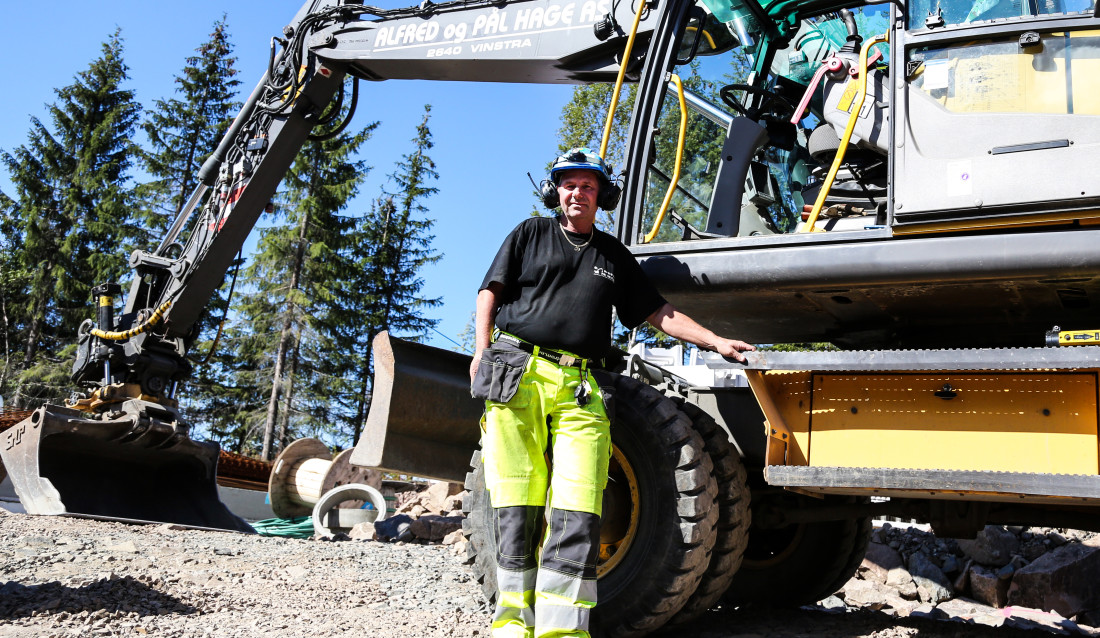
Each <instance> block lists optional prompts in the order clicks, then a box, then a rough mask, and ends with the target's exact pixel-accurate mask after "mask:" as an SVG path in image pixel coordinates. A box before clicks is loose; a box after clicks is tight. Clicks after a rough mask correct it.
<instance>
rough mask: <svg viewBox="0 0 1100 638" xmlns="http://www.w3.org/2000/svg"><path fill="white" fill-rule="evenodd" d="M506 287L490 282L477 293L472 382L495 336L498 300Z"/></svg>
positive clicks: (496, 282)
mask: <svg viewBox="0 0 1100 638" xmlns="http://www.w3.org/2000/svg"><path fill="white" fill-rule="evenodd" d="M503 289H504V286H503V285H502V284H501V283H500V282H499V281H491V282H489V287H488V288H485V289H483V290H482V291H481V292H479V293H477V315H476V316H475V319H474V360H473V362H472V363H470V380H471V381H473V380H474V374H476V373H477V364H478V362H480V361H481V352H482V351H483V350H485V349H486V348H488V347H489V338H490V337H491V336H492V334H493V322H494V321H495V320H496V318H497V308H499V307H500V303H499V301H498V299H499V298H500V292H501V290H503Z"/></svg>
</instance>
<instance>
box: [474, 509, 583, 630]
mask: <svg viewBox="0 0 1100 638" xmlns="http://www.w3.org/2000/svg"><path fill="white" fill-rule="evenodd" d="M542 511H543V508H541V507H533V506H514V507H500V508H494V509H493V512H494V519H495V520H494V525H495V527H496V532H497V539H498V540H497V607H496V614H495V615H494V616H493V637H494V638H520V637H522V638H531V637H534V638H564V637H566V636H570V637H580V638H587V636H588V635H589V634H588V627H589V619H590V615H591V613H592V608H593V607H595V606H596V556H597V553H598V552H599V540H600V519H599V517H598V516H596V515H595V514H592V513H590V512H571V511H569V510H556V509H550V516H549V521H548V523H549V527H548V528H547V533H546V538H545V539H544V540H543V543H542V552H541V555H540V556H539V560H538V566H537V569H536V567H535V558H534V549H535V545H536V541H535V538H536V537H535V534H537V533H538V529H539V528H540V527H541V526H542V516H541V514H542Z"/></svg>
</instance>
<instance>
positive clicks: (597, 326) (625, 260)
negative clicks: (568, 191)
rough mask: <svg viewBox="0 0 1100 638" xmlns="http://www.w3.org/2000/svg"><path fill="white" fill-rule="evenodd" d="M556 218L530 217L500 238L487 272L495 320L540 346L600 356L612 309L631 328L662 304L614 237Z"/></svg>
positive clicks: (608, 341)
mask: <svg viewBox="0 0 1100 638" xmlns="http://www.w3.org/2000/svg"><path fill="white" fill-rule="evenodd" d="M563 230H564V229H563V228H562V227H561V224H560V222H559V221H558V220H557V219H556V218H548V217H532V218H530V219H528V220H526V221H524V222H522V223H521V224H520V225H519V226H516V228H515V230H513V231H512V233H511V234H510V235H508V237H507V238H506V239H505V240H504V244H503V245H502V246H501V247H500V250H499V251H498V252H497V256H496V258H495V259H493V265H492V266H490V267H489V272H487V273H486V274H485V280H484V281H482V283H481V288H480V289H481V290H484V289H485V288H488V287H489V283H490V282H493V281H497V282H500V284H501V285H503V287H504V290H503V293H502V294H501V297H500V302H501V308H500V310H499V311H498V312H497V317H496V325H497V327H498V328H500V329H501V330H503V331H505V332H508V333H511V334H514V335H516V336H517V337H520V338H521V339H524V340H526V341H529V342H531V343H534V344H537V345H538V346H540V347H543V348H552V349H556V350H567V351H569V352H573V353H575V354H578V355H580V356H582V357H588V358H593V359H600V358H603V357H604V356H605V355H606V354H607V351H608V350H609V349H610V347H611V308H612V306H614V307H615V309H616V310H617V311H618V316H619V321H621V322H622V324H623V325H624V326H626V327H627V328H634V327H635V326H637V325H639V324H641V323H642V322H643V321H645V319H646V317H648V316H649V315H651V314H653V312H654V311H656V310H657V309H658V308H660V307H661V306H662V305H664V303H665V300H664V298H663V297H661V295H660V293H658V292H657V289H656V288H655V287H654V286H653V284H652V283H650V281H649V278H647V277H646V275H645V273H644V272H643V271H642V268H641V266H639V265H638V262H637V261H636V260H635V259H634V256H633V255H631V254H630V251H628V250H627V249H626V246H623V245H622V243H620V242H619V240H618V239H616V238H615V237H612V236H611V235H608V234H607V233H603V232H601V231H599V230H593V233H594V234H593V235H592V241H591V242H590V243H589V244H588V245H587V246H585V247H584V248H582V249H581V250H580V251H577V250H575V249H574V245H580V244H583V243H584V242H585V241H586V240H588V236H587V235H577V234H576V233H568V235H569V238H568V240H567V239H566V236H565V233H563V232H562V231H563Z"/></svg>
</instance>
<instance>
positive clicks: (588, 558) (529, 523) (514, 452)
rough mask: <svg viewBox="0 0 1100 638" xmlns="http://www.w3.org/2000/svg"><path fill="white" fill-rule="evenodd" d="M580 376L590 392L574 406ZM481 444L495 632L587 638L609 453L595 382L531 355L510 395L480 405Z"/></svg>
mask: <svg viewBox="0 0 1100 638" xmlns="http://www.w3.org/2000/svg"><path fill="white" fill-rule="evenodd" d="M585 377H588V378H589V383H590V385H591V386H592V394H591V396H590V400H589V402H588V404H587V405H585V406H579V405H577V401H576V399H575V398H574V391H575V390H576V387H577V385H578V384H579V383H581V382H582V380H583V379H584V378H585ZM482 446H483V448H484V454H483V457H484V459H485V481H486V486H487V487H488V488H489V495H490V500H491V502H492V505H493V507H494V513H495V516H494V519H495V520H494V526H495V528H496V529H495V531H496V536H497V539H498V540H497V547H498V555H497V565H498V567H497V585H498V596H497V610H496V615H495V616H494V619H493V636H494V638H513V637H515V638H519V637H522V638H551V637H553V638H559V637H562V638H564V637H566V636H569V637H580V638H587V637H588V635H589V634H588V626H589V617H590V614H591V610H592V608H593V607H595V605H596V556H597V554H598V552H599V536H600V519H599V515H600V511H601V505H602V503H601V501H602V498H603V489H604V487H605V486H606V484H607V466H608V460H609V459H610V457H611V432H610V424H609V422H608V420H607V415H606V413H605V412H604V407H603V399H602V396H601V394H600V392H599V388H598V387H597V386H596V383H595V381H594V380H592V379H591V378H590V375H588V373H587V371H582V370H579V369H577V368H567V367H559V366H558V365H557V364H554V363H552V362H549V361H546V360H544V359H540V358H538V357H532V358H531V360H530V362H529V363H528V366H527V369H526V371H525V373H524V375H523V379H522V381H521V383H520V387H519V389H518V390H517V392H516V395H515V396H514V397H513V398H512V400H511V401H509V402H508V403H498V402H492V401H487V402H486V413H485V432H484V435H483V437H482ZM548 452H549V454H550V456H551V457H552V459H553V462H552V468H553V472H552V474H551V473H550V471H549V469H550V468H549V467H548V465H547V459H546V455H547V453H548ZM547 504H549V513H550V514H549V516H548V517H547V519H548V520H547V523H548V527H547V531H546V536H545V538H544V539H543V543H542V553H541V555H540V556H539V560H538V563H537V564H536V561H535V548H536V546H537V537H538V534H539V532H540V530H541V529H542V521H543V512H544V507H545V506H546V505H547ZM532 616H533V620H534V622H532Z"/></svg>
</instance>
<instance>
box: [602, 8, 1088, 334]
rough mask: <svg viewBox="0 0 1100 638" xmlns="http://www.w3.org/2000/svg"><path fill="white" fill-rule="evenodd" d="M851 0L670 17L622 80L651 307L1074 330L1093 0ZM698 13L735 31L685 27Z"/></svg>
mask: <svg viewBox="0 0 1100 638" xmlns="http://www.w3.org/2000/svg"><path fill="white" fill-rule="evenodd" d="M847 4H848V5H849V6H847V7H845V5H844V3H835V2H830V3H826V2H817V1H808V2H799V3H789V2H777V1H774V0H773V1H771V2H768V1H758V0H698V1H697V2H696V3H695V4H694V6H693V7H692V8H691V9H690V10H687V11H685V13H684V16H683V17H682V18H681V19H682V21H683V22H682V24H684V25H687V26H686V28H684V29H683V31H682V35H681V41H680V42H677V43H674V44H671V45H669V46H668V47H667V50H662V49H661V48H660V47H659V46H656V45H654V46H653V47H651V51H650V56H651V64H650V65H649V67H648V68H647V72H646V74H644V75H643V76H642V78H641V79H640V80H639V94H640V95H641V96H642V97H640V98H639V100H638V103H639V104H640V105H641V107H640V108H639V110H638V112H637V113H636V114H635V119H634V123H633V128H632V131H631V133H630V135H629V136H628V139H629V140H630V142H629V143H630V157H629V162H628V166H627V171H626V175H625V181H626V184H627V186H626V188H625V190H624V195H623V206H622V207H621V208H620V211H619V217H618V220H617V221H618V224H617V231H618V236H619V238H620V239H621V240H622V241H623V243H625V244H627V245H628V246H629V247H630V248H631V251H632V252H633V253H634V254H635V255H636V256H637V257H638V258H639V260H640V261H641V262H642V267H643V269H644V270H646V272H647V273H648V274H649V276H650V277H651V279H653V280H654V281H655V282H656V283H657V285H658V287H659V288H660V289H661V291H662V293H663V294H664V295H665V296H666V298H668V299H669V301H671V302H672V303H674V304H676V305H677V307H680V308H682V309H683V310H684V311H685V312H687V313H688V314H690V315H691V316H692V317H695V318H697V319H700V320H702V321H703V322H704V323H706V324H707V325H708V326H712V327H715V328H717V329H719V330H720V331H726V332H729V333H731V334H738V335H740V336H742V337H744V338H747V339H748V340H750V341H753V342H757V343H784V342H791V341H807V340H809V341H824V342H831V343H834V344H835V345H838V346H841V347H847V348H885V347H967V346H1007V345H1033V344H1037V343H1041V336H1042V334H1043V333H1044V332H1045V331H1046V330H1048V329H1049V326H1048V325H1047V324H1051V325H1054V324H1057V325H1091V323H1090V322H1092V321H1093V320H1092V318H1091V317H1090V316H1089V314H1088V309H1089V308H1090V307H1094V306H1093V305H1091V304H1090V302H1088V301H1087V300H1088V299H1090V298H1092V297H1094V296H1096V295H1100V279H1098V278H1097V277H1096V264H1095V261H1094V260H1093V259H1092V258H1091V257H1090V255H1091V254H1092V251H1091V249H1090V248H1089V247H1088V245H1089V243H1090V241H1092V240H1090V239H1089V235H1090V233H1091V232H1093V231H1094V230H1095V227H1096V224H1097V223H1100V212H1098V211H1100V191H1098V190H1097V189H1096V186H1095V183H1096V181H1095V179H1094V177H1093V176H1092V175H1091V172H1090V168H1089V167H1091V166H1094V165H1095V164H1096V163H1097V162H1098V161H1100V137H1098V136H1100V92H1098V91H1097V90H1096V86H1098V85H1097V83H1096V82H1095V77H1096V76H1097V74H1100V47H1098V46H1097V45H1096V43H1097V42H1100V36H1098V33H1100V32H1098V31H1097V30H1096V5H1095V2H1094V1H1093V0H1074V1H1072V2H1052V3H1039V4H1038V5H1036V4H1031V5H1028V4H1027V3H1023V5H1021V4H1020V3H1013V2H992V1H989V0H985V1H983V0H977V1H976V2H972V1H969V0H967V1H965V2H936V1H928V0H925V1H923V2H912V3H907V4H906V5H905V8H899V7H898V6H896V5H894V4H892V3H881V4H872V5H866V6H863V5H860V6H856V5H857V4H858V3H847ZM693 12H694V13H693ZM698 15H704V16H705V17H703V18H700V17H696V16H698ZM693 21H695V22H698V23H699V24H708V25H712V26H709V27H708V28H707V29H705V30H704V31H701V32H702V33H705V34H706V35H711V36H712V35H713V34H714V33H717V32H718V27H719V26H720V27H724V28H725V30H726V31H727V32H729V33H731V34H734V35H735V36H736V38H737V40H738V42H739V46H737V47H732V48H722V47H709V48H708V47H704V46H699V47H694V48H693V47H691V46H687V45H684V44H683V42H688V43H691V42H693V41H694V40H695V39H697V38H696V36H695V33H696V32H695V31H693V30H692V26H691V25H692V24H694V22H693ZM716 25H717V26H716ZM703 39H704V40H705V39H706V38H705V37H704V38H703ZM684 51H690V52H691V54H690V55H685V54H684ZM1068 254H1073V255H1074V257H1072V258H1067V255H1068ZM1071 262H1072V263H1075V264H1078V266H1077V267H1074V268H1071V270H1073V273H1072V274H1070V273H1069V272H1067V271H1066V268H1065V267H1066V264H1068V263H1071ZM929 272H935V273H936V275H935V276H928V275H927V273H929ZM1006 296H1007V297H1008V298H1011V299H1013V300H1014V304H1015V307H1014V310H1013V311H1012V312H1011V313H1006V312H1005V311H1004V309H1003V300H1004V299H1005V298H1006ZM944 309H953V310H952V311H951V313H950V314H951V316H950V317H949V318H948V317H945V315H944ZM948 323H950V325H952V326H953V327H954V328H953V330H950V331H946V330H944V329H943V326H944V325H946V324H948Z"/></svg>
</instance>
